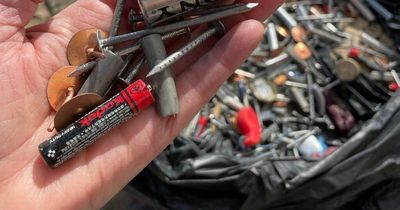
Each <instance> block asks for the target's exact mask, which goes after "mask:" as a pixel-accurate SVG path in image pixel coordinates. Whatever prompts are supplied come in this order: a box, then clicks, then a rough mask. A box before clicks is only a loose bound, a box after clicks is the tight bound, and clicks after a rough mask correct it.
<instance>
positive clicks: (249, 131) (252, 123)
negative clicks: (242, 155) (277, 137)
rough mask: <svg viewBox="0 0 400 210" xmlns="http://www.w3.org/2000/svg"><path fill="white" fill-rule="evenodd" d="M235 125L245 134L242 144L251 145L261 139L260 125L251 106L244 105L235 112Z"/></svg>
mask: <svg viewBox="0 0 400 210" xmlns="http://www.w3.org/2000/svg"><path fill="white" fill-rule="evenodd" d="M236 120H237V122H236V123H237V126H238V128H239V130H240V132H241V133H242V134H243V135H244V136H245V139H244V142H243V143H244V146H245V147H252V146H254V145H256V144H258V143H260V141H261V127H260V124H259V121H258V117H257V114H256V112H255V111H254V110H253V109H252V108H251V107H245V108H243V109H241V110H239V112H238V113H237V119H236Z"/></svg>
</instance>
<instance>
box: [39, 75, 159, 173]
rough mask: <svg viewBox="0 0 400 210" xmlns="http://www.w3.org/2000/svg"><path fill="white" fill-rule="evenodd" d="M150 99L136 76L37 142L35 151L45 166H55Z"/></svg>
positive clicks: (142, 107)
mask: <svg viewBox="0 0 400 210" xmlns="http://www.w3.org/2000/svg"><path fill="white" fill-rule="evenodd" d="M153 102H154V98H153V96H152V94H151V92H150V90H149V89H148V87H147V85H146V84H145V83H144V82H143V81H141V80H138V81H136V82H135V83H133V84H132V85H130V86H129V87H128V88H126V89H125V90H123V91H121V92H120V93H119V94H117V95H115V96H114V97H112V98H111V99H109V100H108V101H106V102H104V103H103V104H101V105H99V106H98V107H96V108H95V109H93V110H92V111H91V112H89V113H88V114H86V115H85V116H83V117H82V118H80V119H79V120H77V121H75V122H74V123H72V124H71V125H69V126H67V127H66V128H65V129H63V130H62V131H60V132H59V133H58V134H57V135H55V136H54V137H52V138H50V139H49V140H47V141H45V142H43V143H42V144H40V145H39V151H40V153H41V155H42V157H43V159H44V160H45V161H46V163H47V164H48V165H49V166H51V167H57V166H59V165H61V164H62V163H63V162H65V161H66V160H68V159H70V158H71V157H73V156H74V155H75V154H77V153H78V152H80V151H82V150H83V149H85V148H86V147H87V146H89V145H90V144H92V143H94V142H95V141H96V140H97V139H98V138H99V137H101V136H102V135H104V134H105V133H107V132H108V131H109V130H111V129H112V128H115V127H117V126H118V125H119V124H121V123H123V122H125V121H126V120H128V119H130V118H131V117H133V115H135V114H137V113H139V112H140V111H141V110H143V109H145V108H146V107H148V106H150V105H151V104H152V103H153Z"/></svg>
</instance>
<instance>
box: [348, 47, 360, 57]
mask: <svg viewBox="0 0 400 210" xmlns="http://www.w3.org/2000/svg"><path fill="white" fill-rule="evenodd" d="M358 56H360V50H359V49H357V48H355V47H353V48H351V50H350V52H349V57H350V58H358Z"/></svg>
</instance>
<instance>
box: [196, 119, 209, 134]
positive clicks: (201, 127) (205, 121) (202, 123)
mask: <svg viewBox="0 0 400 210" xmlns="http://www.w3.org/2000/svg"><path fill="white" fill-rule="evenodd" d="M207 124H208V119H207V117H205V116H200V117H199V120H198V121H197V125H198V128H199V129H198V130H197V132H196V137H199V136H200V135H201V134H202V133H203V131H204V129H205V128H206V126H207Z"/></svg>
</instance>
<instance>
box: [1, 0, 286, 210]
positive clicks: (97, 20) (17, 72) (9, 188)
mask: <svg viewBox="0 0 400 210" xmlns="http://www.w3.org/2000/svg"><path fill="white" fill-rule="evenodd" d="M38 2H40V0H0V31H1V34H0V52H2V56H1V57H0V67H1V68H0V87H1V90H2V92H1V100H0V110H1V111H0V125H1V126H0V141H1V144H0V171H1V173H0V208H1V209H98V208H100V207H101V206H103V205H104V204H105V203H106V202H107V201H108V200H110V199H111V198H112V196H113V195H115V194H116V193H117V192H118V191H120V190H121V189H122V188H123V187H124V186H125V185H126V184H127V183H128V182H129V181H130V180H131V179H132V178H133V177H134V176H136V175H137V174H138V173H139V172H140V171H141V170H142V169H143V168H144V167H145V166H146V165H147V164H148V163H149V162H150V161H151V160H152V159H153V158H154V157H155V156H156V155H157V154H159V153H160V152H161V151H162V150H163V149H164V148H165V147H166V146H167V145H168V144H169V143H170V142H171V141H172V140H173V138H174V137H175V136H176V135H177V134H178V133H179V132H180V130H181V129H183V128H184V127H185V126H186V124H187V123H188V122H189V121H190V120H191V119H192V118H193V116H194V115H195V114H196V113H197V112H198V111H199V110H200V109H201V107H202V106H203V105H204V104H205V103H206V102H207V101H208V100H209V99H210V98H211V97H212V96H213V94H214V93H215V92H216V91H217V89H218V88H219V86H220V85H221V84H222V83H223V81H224V80H226V79H227V78H228V77H229V75H231V74H232V72H233V70H235V69H236V68H237V67H238V66H240V64H241V63H242V62H243V61H244V60H245V59H246V57H247V56H248V55H249V54H250V53H251V51H252V50H253V49H254V48H255V47H256V46H257V44H258V42H259V41H260V40H261V38H262V34H263V27H262V25H261V24H260V23H259V22H257V21H255V20H248V19H258V20H262V19H265V17H267V16H268V15H270V14H271V13H272V12H273V11H274V10H275V9H276V8H277V7H278V6H279V5H280V4H281V2H282V1H280V0H279V1H278V0H263V1H261V2H260V5H259V6H258V7H257V8H256V9H254V10H253V11H252V12H251V13H247V14H245V15H240V16H235V17H232V18H228V19H226V20H225V22H226V25H228V26H229V27H228V28H229V29H230V30H229V32H227V34H226V35H225V36H224V37H223V38H221V39H220V40H217V39H213V40H209V41H208V42H207V43H205V44H203V45H202V46H200V47H199V48H198V49H195V50H194V51H193V52H192V53H191V54H189V55H188V56H186V57H185V58H184V59H183V60H181V61H179V62H178V63H177V64H176V65H175V66H174V71H175V80H176V85H177V91H178V95H179V100H180V107H181V110H180V113H179V114H178V115H177V117H175V118H162V117H160V116H159V115H158V114H157V113H156V111H155V108H154V107H151V108H150V109H147V110H145V111H143V113H141V114H140V115H138V116H136V117H135V118H134V119H132V120H130V121H129V122H127V123H125V124H123V125H121V126H120V127H118V128H116V129H114V130H112V131H111V132H110V133H108V134H107V135H106V136H104V137H102V139H100V140H99V141H97V142H96V143H95V144H94V145H92V146H91V147H89V148H88V149H86V150H85V151H83V152H81V153H80V154H79V155H77V156H76V157H74V158H72V159H71V160H69V161H67V162H66V163H65V164H63V165H62V166H60V167H59V168H56V169H52V168H49V167H48V166H47V165H46V164H45V163H44V161H43V160H41V158H40V156H39V152H38V149H37V147H38V145H39V144H40V143H41V142H43V141H44V140H46V139H48V138H49V137H50V136H51V135H53V134H51V133H48V132H47V130H46V129H47V126H48V125H49V123H50V122H51V120H52V118H53V117H54V113H53V112H52V110H51V108H50V106H49V105H48V103H47V99H46V88H47V82H48V79H49V78H50V76H51V75H52V73H53V72H54V71H56V70H57V69H59V68H60V67H62V66H65V65H68V61H67V58H66V46H67V44H68V41H69V40H70V38H71V37H72V36H73V35H74V34H75V33H76V32H78V31H79V30H82V29H85V28H99V29H101V30H105V31H107V30H108V29H109V27H110V23H111V19H112V12H113V7H114V5H115V0H78V1H77V2H76V3H74V4H73V5H71V6H70V7H68V8H67V9H65V10H64V11H62V12H61V13H60V14H58V15H56V16H54V17H53V18H51V19H50V20H49V21H48V22H47V23H45V24H42V25H39V26H35V27H33V28H30V29H27V30H25V29H24V26H25V25H26V24H27V23H28V22H29V20H30V18H31V16H32V15H33V14H34V12H35V9H36V6H37V3H38ZM132 2H133V1H132ZM200 28H201V27H200ZM200 28H199V29H197V30H196V31H194V34H195V35H194V36H196V34H199V33H200V32H199V31H198V30H200Z"/></svg>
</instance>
